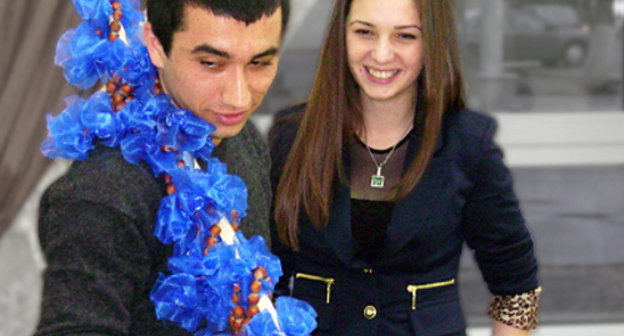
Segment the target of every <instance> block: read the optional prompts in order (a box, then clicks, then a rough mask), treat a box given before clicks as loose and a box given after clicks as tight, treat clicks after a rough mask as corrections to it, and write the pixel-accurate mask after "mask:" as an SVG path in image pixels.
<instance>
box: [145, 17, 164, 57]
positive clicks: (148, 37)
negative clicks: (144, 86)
mask: <svg viewBox="0 0 624 336" xmlns="http://www.w3.org/2000/svg"><path fill="white" fill-rule="evenodd" d="M143 39H144V40H145V45H146V46H147V51H148V53H149V56H150V59H151V60H152V64H154V66H156V67H157V68H163V67H164V65H165V59H166V58H167V54H166V53H165V49H164V48H163V46H162V44H161V43H160V40H159V39H158V37H156V35H155V34H154V30H153V29H152V24H151V23H150V22H149V21H148V22H145V26H144V27H143Z"/></svg>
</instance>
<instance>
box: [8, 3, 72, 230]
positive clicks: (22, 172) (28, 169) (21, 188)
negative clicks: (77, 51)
mask: <svg viewBox="0 0 624 336" xmlns="http://www.w3.org/2000/svg"><path fill="white" fill-rule="evenodd" d="M79 22H80V19H79V17H78V15H76V13H75V9H74V6H73V4H72V2H71V0H0V237H1V236H2V234H3V233H4V232H5V231H6V229H7V228H8V226H9V224H10V223H11V222H12V219H13V218H14V216H15V214H16V212H17V211H18V210H19V208H20V207H21V205H22V203H23V202H24V200H25V199H26V197H27V196H28V195H29V193H30V192H31V190H32V189H33V187H34V186H35V185H36V183H37V181H38V180H39V177H40V176H41V175H42V173H43V172H44V171H45V169H46V168H47V167H48V166H49V164H50V162H51V161H50V160H48V159H47V158H45V157H44V156H43V155H42V154H41V152H40V150H39V146H40V144H41V142H42V141H43V139H44V138H45V136H46V133H47V129H46V125H45V115H46V114H48V113H52V114H57V113H59V112H60V111H61V110H62V109H63V107H64V103H63V98H64V97H66V96H68V95H71V94H73V93H77V92H78V91H77V90H76V89H74V88H73V87H71V86H70V85H69V84H67V82H66V81H65V79H64V78H63V72H62V69H61V68H58V67H55V66H54V53H55V49H56V41H57V40H58V38H59V37H60V36H61V35H62V34H63V32H64V31H66V30H67V29H69V28H73V27H75V26H76V25H77V24H78V23H79Z"/></svg>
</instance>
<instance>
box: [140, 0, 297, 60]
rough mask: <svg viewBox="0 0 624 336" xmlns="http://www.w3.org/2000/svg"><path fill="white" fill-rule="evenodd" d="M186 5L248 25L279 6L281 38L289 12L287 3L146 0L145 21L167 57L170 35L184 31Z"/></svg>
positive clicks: (283, 0)
mask: <svg viewBox="0 0 624 336" xmlns="http://www.w3.org/2000/svg"><path fill="white" fill-rule="evenodd" d="M185 6H197V7H200V8H204V9H207V10H210V11H212V13H213V14H214V15H218V16H226V17H231V18H233V19H235V20H238V21H242V22H245V24H247V25H249V24H252V23H254V22H256V21H257V20H259V19H260V18H261V17H262V16H263V15H271V14H273V13H275V11H276V10H277V9H278V8H280V7H281V8H282V35H284V32H285V31H286V26H287V24H288V16H289V12H290V0H147V17H148V20H149V22H150V23H151V24H152V29H153V31H154V34H155V35H156V37H158V39H159V40H160V43H161V44H162V46H163V49H164V50H165V52H166V53H167V54H169V51H170V50H171V43H172V39H173V33H175V32H177V31H180V30H182V29H184V22H183V21H184V8H185Z"/></svg>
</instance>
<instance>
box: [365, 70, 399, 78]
mask: <svg viewBox="0 0 624 336" xmlns="http://www.w3.org/2000/svg"><path fill="white" fill-rule="evenodd" d="M366 70H367V71H368V73H369V74H371V75H372V76H373V77H375V78H379V79H388V78H390V77H392V76H394V75H396V74H397V72H399V70H375V69H371V68H366Z"/></svg>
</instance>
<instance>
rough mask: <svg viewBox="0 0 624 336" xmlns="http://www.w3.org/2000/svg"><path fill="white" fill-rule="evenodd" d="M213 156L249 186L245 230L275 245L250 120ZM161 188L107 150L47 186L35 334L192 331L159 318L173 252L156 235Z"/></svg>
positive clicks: (265, 174)
mask: <svg viewBox="0 0 624 336" xmlns="http://www.w3.org/2000/svg"><path fill="white" fill-rule="evenodd" d="M214 155H215V156H217V157H219V159H221V161H223V162H225V163H226V164H227V165H228V172H229V173H232V174H237V175H239V176H240V177H241V178H242V179H243V180H244V181H245V182H246V184H247V188H248V201H249V208H248V215H247V217H246V218H244V219H243V220H242V222H241V229H242V230H243V232H244V233H245V235H246V236H247V237H250V236H252V235H262V236H263V237H264V238H265V240H267V243H270V242H269V241H268V239H269V237H270V235H269V227H268V218H269V207H270V202H271V187H270V182H269V170H270V159H269V155H268V150H267V146H266V144H265V143H264V141H263V139H262V138H261V136H260V135H259V133H258V132H257V130H256V129H255V127H253V125H251V124H250V123H248V124H247V126H245V128H244V129H243V131H242V132H241V133H240V134H239V135H237V136H236V137H234V138H230V139H225V140H223V142H222V143H221V144H220V145H219V146H218V147H217V148H215V151H214ZM164 190H165V189H164V185H163V183H162V181H160V180H157V179H155V178H154V177H153V175H152V173H151V172H150V170H149V168H147V167H146V166H140V165H132V164H130V163H128V162H126V161H125V160H124V158H123V156H122V155H121V153H120V152H119V150H118V149H116V148H114V149H111V148H105V147H98V148H97V149H96V150H94V151H93V152H92V153H91V155H90V157H89V158H88V159H87V160H85V161H83V162H76V163H74V164H73V165H72V167H71V168H70V170H69V172H68V173H67V174H66V175H65V176H63V177H61V178H60V179H59V180H58V181H57V182H55V183H54V184H53V185H52V186H50V187H49V188H48V190H47V191H46V193H45V194H44V196H43V197H42V199H41V208H40V218H39V237H40V241H41V246H42V249H43V252H44V255H45V257H46V261H47V263H48V267H47V269H46V272H45V275H44V292H43V302H42V307H41V308H42V309H41V320H40V323H39V326H38V329H37V333H36V335H124V336H126V335H137V336H138V335H141V336H144V335H150V336H158V335H163V336H164V335H168V336H175V335H189V333H187V332H186V331H184V330H182V329H181V328H179V327H177V326H175V325H173V324H171V323H168V322H165V321H158V320H156V317H155V313H154V306H153V304H152V302H151V301H150V299H149V293H150V290H151V289H152V286H153V285H154V282H155V281H156V278H157V276H158V274H159V273H160V272H165V271H166V263H167V258H168V257H169V255H170V253H171V247H170V246H165V245H163V244H161V243H160V242H159V241H158V240H157V239H156V238H155V237H154V235H153V231H154V223H155V220H156V214H157V211H158V208H159V205H160V199H161V198H162V197H163V196H165V191H164Z"/></svg>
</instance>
